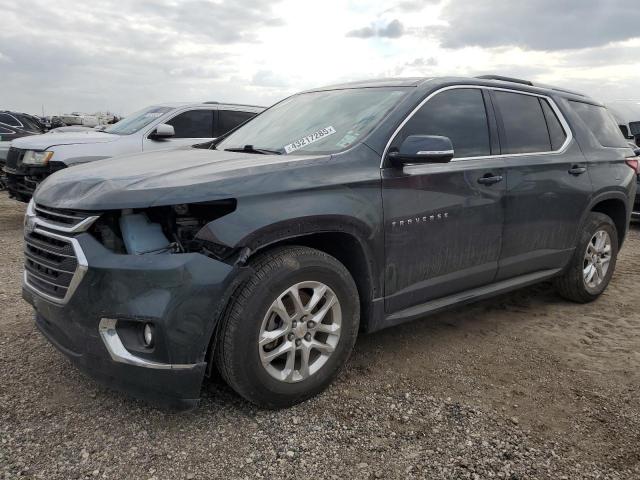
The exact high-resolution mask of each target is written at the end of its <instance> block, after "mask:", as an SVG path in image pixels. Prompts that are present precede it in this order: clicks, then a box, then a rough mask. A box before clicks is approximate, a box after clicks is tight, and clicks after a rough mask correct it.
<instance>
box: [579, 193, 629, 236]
mask: <svg viewBox="0 0 640 480" xmlns="http://www.w3.org/2000/svg"><path fill="white" fill-rule="evenodd" d="M589 211H590V212H598V213H602V214H604V215H607V216H608V217H609V218H611V220H613V223H614V225H615V226H616V232H617V233H618V247H622V244H623V243H624V239H625V237H626V234H627V230H628V227H629V218H630V215H631V211H630V210H629V209H628V206H627V197H626V196H624V195H623V194H616V193H610V194H604V195H601V196H598V197H596V198H595V199H594V201H593V202H592V203H591V207H590V208H589Z"/></svg>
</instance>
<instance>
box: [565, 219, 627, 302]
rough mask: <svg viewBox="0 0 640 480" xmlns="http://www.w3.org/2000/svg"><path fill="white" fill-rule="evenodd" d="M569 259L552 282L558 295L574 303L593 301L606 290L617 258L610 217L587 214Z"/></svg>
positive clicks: (614, 231)
mask: <svg viewBox="0 0 640 480" xmlns="http://www.w3.org/2000/svg"><path fill="white" fill-rule="evenodd" d="M584 225H585V226H584V229H583V231H582V234H581V236H580V240H579V242H578V245H577V247H576V250H575V252H574V254H573V258H572V259H571V262H570V264H569V266H568V268H567V270H566V272H565V273H564V275H563V276H562V277H560V278H559V279H558V280H557V281H556V286H557V289H558V292H559V293H560V295H562V296H563V297H565V298H567V299H569V300H572V301H574V302H579V303H586V302H590V301H593V300H595V299H596V298H598V296H600V294H601V293H602V292H603V291H604V290H605V288H607V285H609V281H610V280H611V276H612V275H613V271H614V269H615V266H616V260H617V257H618V233H617V230H616V227H615V225H614V223H613V221H612V220H611V218H610V217H608V216H607V215H605V214H603V213H598V212H591V213H590V214H589V216H588V217H587V219H586V221H585V224H584Z"/></svg>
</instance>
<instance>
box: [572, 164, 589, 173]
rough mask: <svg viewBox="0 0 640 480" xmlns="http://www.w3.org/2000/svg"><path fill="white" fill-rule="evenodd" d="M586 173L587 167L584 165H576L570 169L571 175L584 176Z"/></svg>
mask: <svg viewBox="0 0 640 480" xmlns="http://www.w3.org/2000/svg"><path fill="white" fill-rule="evenodd" d="M586 171H587V167H583V166H582V165H574V166H573V167H571V168H570V169H569V173H570V174H571V175H582V174H583V173H584V172H586Z"/></svg>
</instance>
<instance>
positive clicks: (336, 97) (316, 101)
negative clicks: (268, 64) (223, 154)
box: [216, 87, 408, 154]
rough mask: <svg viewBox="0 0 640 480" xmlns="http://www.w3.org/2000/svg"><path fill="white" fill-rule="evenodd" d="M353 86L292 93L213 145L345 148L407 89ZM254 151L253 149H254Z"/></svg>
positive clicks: (308, 150)
mask: <svg viewBox="0 0 640 480" xmlns="http://www.w3.org/2000/svg"><path fill="white" fill-rule="evenodd" d="M407 91H408V90H407V89H406V88H399V87H394V88H359V89H345V90H331V91H324V92H311V93H302V94H299V95H294V96H293V97H290V98H287V99H286V100H283V101H282V102H280V103H278V104H277V105H275V106H273V107H272V108H270V109H269V110H267V111H265V112H264V113H262V114H261V115H259V116H257V117H255V118H254V119H253V120H250V121H249V122H248V123H247V124H246V125H244V126H243V127H240V128H239V129H238V130H236V131H235V132H233V133H232V134H231V135H229V136H228V137H227V138H225V139H224V140H223V141H221V142H220V143H219V144H217V145H216V148H217V149H219V150H225V149H228V150H236V149H240V150H241V149H244V150H245V151H249V150H251V149H247V148H246V147H247V146H251V148H252V149H254V151H256V150H262V151H264V152H268V151H270V150H273V151H274V153H283V154H288V153H293V152H296V153H298V154H312V153H313V154H318V153H335V152H338V151H341V150H345V149H347V148H349V147H350V146H352V145H353V144H355V143H356V142H358V141H359V140H361V139H362V138H364V136H365V135H366V134H367V133H369V132H370V131H371V129H372V128H373V127H374V126H375V125H377V124H378V122H380V120H382V118H383V117H384V116H385V115H386V114H387V112H389V110H391V108H393V107H394V106H395V105H397V104H398V102H399V101H400V99H401V98H403V97H404V95H405V94H406V93H407ZM258 153H259V152H258Z"/></svg>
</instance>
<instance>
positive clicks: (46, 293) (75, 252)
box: [10, 77, 639, 408]
mask: <svg viewBox="0 0 640 480" xmlns="http://www.w3.org/2000/svg"><path fill="white" fill-rule="evenodd" d="M170 108H187V109H189V110H190V112H193V115H189V117H191V116H197V117H198V118H199V119H201V118H202V117H206V116H207V113H206V112H207V109H210V110H211V111H210V116H209V117H207V118H210V119H211V121H210V123H208V125H209V126H210V127H211V131H212V132H213V133H212V134H211V135H210V137H218V138H217V139H215V140H213V141H211V142H210V143H209V145H207V147H208V148H193V147H185V148H181V149H177V150H175V149H174V150H161V151H160V150H158V148H159V147H158V144H156V143H155V142H161V143H163V144H165V145H166V143H165V142H166V140H164V139H166V138H167V137H172V138H176V137H178V133H179V132H180V131H181V129H183V128H185V129H186V130H187V131H190V128H192V125H193V124H192V123H191V122H185V123H184V124H183V123H182V122H178V121H177V120H176V119H177V118H178V116H175V117H174V118H173V120H174V121H173V123H172V122H171V121H170V120H169V119H168V118H167V116H169V115H171V111H173V110H171V111H170V110H166V109H170ZM223 111H238V112H240V111H242V109H241V108H240V107H238V108H237V110H236V109H233V108H230V107H229V108H228V107H226V106H225V107H224V108H223V106H220V105H215V106H212V105H208V106H207V105H199V106H197V107H194V106H187V107H185V106H181V107H169V106H156V107H153V108H152V109H147V110H145V111H143V112H140V113H139V114H137V115H133V116H131V117H129V118H127V119H126V120H125V121H123V122H121V124H117V125H116V126H115V127H114V130H111V131H109V132H108V133H105V134H98V133H95V134H91V135H88V136H89V137H91V140H87V141H84V142H83V141H80V140H78V141H77V142H76V140H74V141H73V142H71V141H70V142H69V143H68V144H64V143H60V144H56V145H47V144H45V143H37V142H33V140H32V139H25V140H24V141H22V142H16V143H15V144H14V147H15V148H16V151H14V153H13V154H12V155H14V156H13V157H12V158H17V159H20V161H22V163H23V164H24V160H25V158H28V159H29V161H33V162H36V161H40V162H41V163H44V160H43V159H46V160H47V162H46V163H47V164H49V166H50V165H51V164H52V163H53V162H56V161H59V160H62V162H66V161H67V159H70V158H77V157H81V158H87V157H89V159H90V160H91V159H95V158H96V157H100V156H111V155H116V154H118V153H123V151H125V150H126V152H132V151H133V150H134V149H133V147H130V146H129V138H133V139H135V141H133V140H132V143H135V149H136V150H138V151H142V150H143V153H138V154H132V155H127V156H120V157H117V158H112V159H110V160H109V161H99V162H94V163H91V164H86V165H79V166H75V167H74V168H68V169H62V170H60V171H58V172H56V173H55V174H54V175H52V176H51V177H49V178H47V179H46V180H44V181H42V183H40V186H39V188H38V189H37V191H36V192H35V195H34V197H33V199H32V200H31V202H30V203H29V206H28V209H27V215H26V218H25V272H24V288H23V297H24V298H25V299H26V301H28V302H29V303H30V304H31V305H32V306H33V307H34V309H35V312H36V325H37V326H38V328H39V329H40V330H41V331H42V332H43V334H44V335H45V336H46V337H47V338H48V339H49V340H50V341H51V342H52V343H53V344H54V345H56V346H57V347H58V348H59V349H60V350H61V351H62V352H64V353H65V354H66V355H68V356H69V358H70V359H71V361H72V362H74V363H75V364H76V365H78V367H80V368H81V369H82V370H84V371H86V372H88V373H89V374H90V375H92V376H93V377H95V378H97V379H99V380H101V381H103V382H104V383H106V384H108V385H111V386H113V387H115V388H119V389H121V390H124V391H127V392H130V393H131V394H133V395H136V396H138V397H141V398H145V399H149V400H152V401H154V402H156V403H163V404H165V405H171V406H174V407H180V408H189V407H193V406H195V405H196V404H197V403H198V400H199V397H200V389H201V385H202V383H203V381H204V380H205V378H206V377H207V376H208V375H210V374H211V372H212V371H215V370H216V369H217V370H218V371H219V372H220V374H221V375H222V377H223V378H224V379H225V380H226V382H227V383H228V384H229V385H230V386H231V387H232V388H233V389H234V390H235V391H236V392H238V393H239V394H240V395H242V396H243V397H244V398H246V399H248V400H250V401H251V402H254V403H256V404H258V405H261V406H265V407H271V408H279V407H287V406H290V405H293V404H296V403H298V402H301V401H303V400H305V399H307V398H309V397H311V396H313V395H315V394H317V393H318V392H320V391H322V390H323V389H324V388H326V387H327V385H328V384H329V383H330V382H331V381H332V379H333V378H334V377H335V375H336V374H337V372H338V371H339V369H340V368H341V366H342V365H343V364H344V363H345V361H346V360H347V358H348V356H349V354H350V352H351V350H352V348H353V345H354V343H355V340H356V337H357V336H358V334H359V333H360V332H371V331H376V330H379V329H382V328H387V327H391V326H394V325H398V324H400V323H403V322H406V321H408V320H412V319H415V318H418V317H423V316H425V315H427V314H429V313H433V312H436V311H440V310H442V309H444V308H448V307H451V306H454V305H459V304H463V303H467V302H471V301H474V300H478V299H482V298H486V297H489V296H492V295H496V294H499V293H503V292H506V291H509V290H512V289H515V288H519V287H522V286H525V285H530V284H532V283H536V282H540V281H543V280H550V279H552V280H554V282H555V284H556V286H557V288H558V291H559V293H560V294H561V295H562V296H564V297H565V298H567V299H569V300H571V301H575V302H580V303H584V302H590V301H592V300H594V299H596V298H597V297H598V296H599V295H600V294H601V293H602V292H603V291H604V289H605V288H606V287H607V285H608V283H609V281H610V279H611V276H612V274H613V271H614V269H615V265H616V259H617V254H618V250H619V248H620V247H621V246H622V244H623V242H624V239H625V235H626V233H627V228H628V224H629V219H630V216H631V212H632V207H633V199H634V197H635V193H636V181H637V174H638V161H639V159H638V157H637V156H636V155H635V154H634V152H633V150H632V149H631V148H630V147H629V145H628V144H627V140H626V139H625V138H624V137H623V135H622V133H621V132H620V130H619V129H618V126H617V124H616V122H615V121H614V120H613V118H612V117H611V115H610V114H609V113H608V112H607V110H606V109H605V107H604V106H603V105H602V104H600V103H598V102H596V101H594V100H593V99H591V98H588V97H586V96H584V95H580V94H577V93H572V92H568V91H564V90H560V89H555V88H552V87H548V88H542V87H538V86H535V85H533V84H532V83H531V82H528V81H525V80H518V79H506V78H503V77H484V78H432V79H417V80H416V79H387V80H374V81H370V82H361V83H351V84H346V85H342V86H331V87H327V88H319V89H314V90H309V91H306V92H302V93H299V94H296V95H293V96H291V97H289V98H286V99H284V100H282V101H281V102H279V103H277V104H276V105H274V106H272V107H270V108H269V109H267V110H265V111H264V112H262V113H260V114H259V115H257V116H256V117H255V118H253V119H251V120H250V121H248V122H247V123H245V124H244V125H242V126H241V127H239V128H237V129H235V130H232V131H231V132H230V133H227V134H222V135H219V134H218V133H217V132H218V131H216V128H221V127H220V125H219V124H218V121H219V120H220V118H221V114H222V112H223ZM244 112H245V114H249V113H251V114H252V113H256V112H257V109H256V110H245V111H244ZM247 112H248V113H247ZM207 121H208V120H207ZM201 123H202V122H201V120H200V121H199V122H198V125H200V124H201ZM237 123H241V122H237ZM220 133H221V132H220ZM171 134H173V135H171ZM117 135H121V136H122V137H123V139H121V140H120V139H115V140H114V139H112V136H117ZM185 137H186V138H190V139H191V140H189V141H191V142H192V143H193V141H194V139H195V138H196V137H197V138H198V140H204V137H205V136H204V135H203V136H201V137H200V136H198V135H195V134H191V135H190V136H185ZM29 140H31V141H29ZM120 145H122V147H120ZM125 145H126V148H125ZM89 147H90V148H89ZM116 147H117V148H116ZM147 147H149V148H147ZM120 148H122V150H120ZM103 149H108V150H107V153H105V150H103ZM150 150H153V151H150ZM29 152H31V153H29ZM96 152H101V153H96ZM11 165H17V163H16V164H13V163H12V164H11ZM40 166H42V165H40ZM10 168H12V169H14V170H15V166H11V167H10ZM48 173H49V172H47V175H48ZM41 179H42V178H40V179H38V181H40V180H41ZM31 191H32V190H31V189H30V190H29V191H28V193H29V194H30V193H31Z"/></svg>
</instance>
